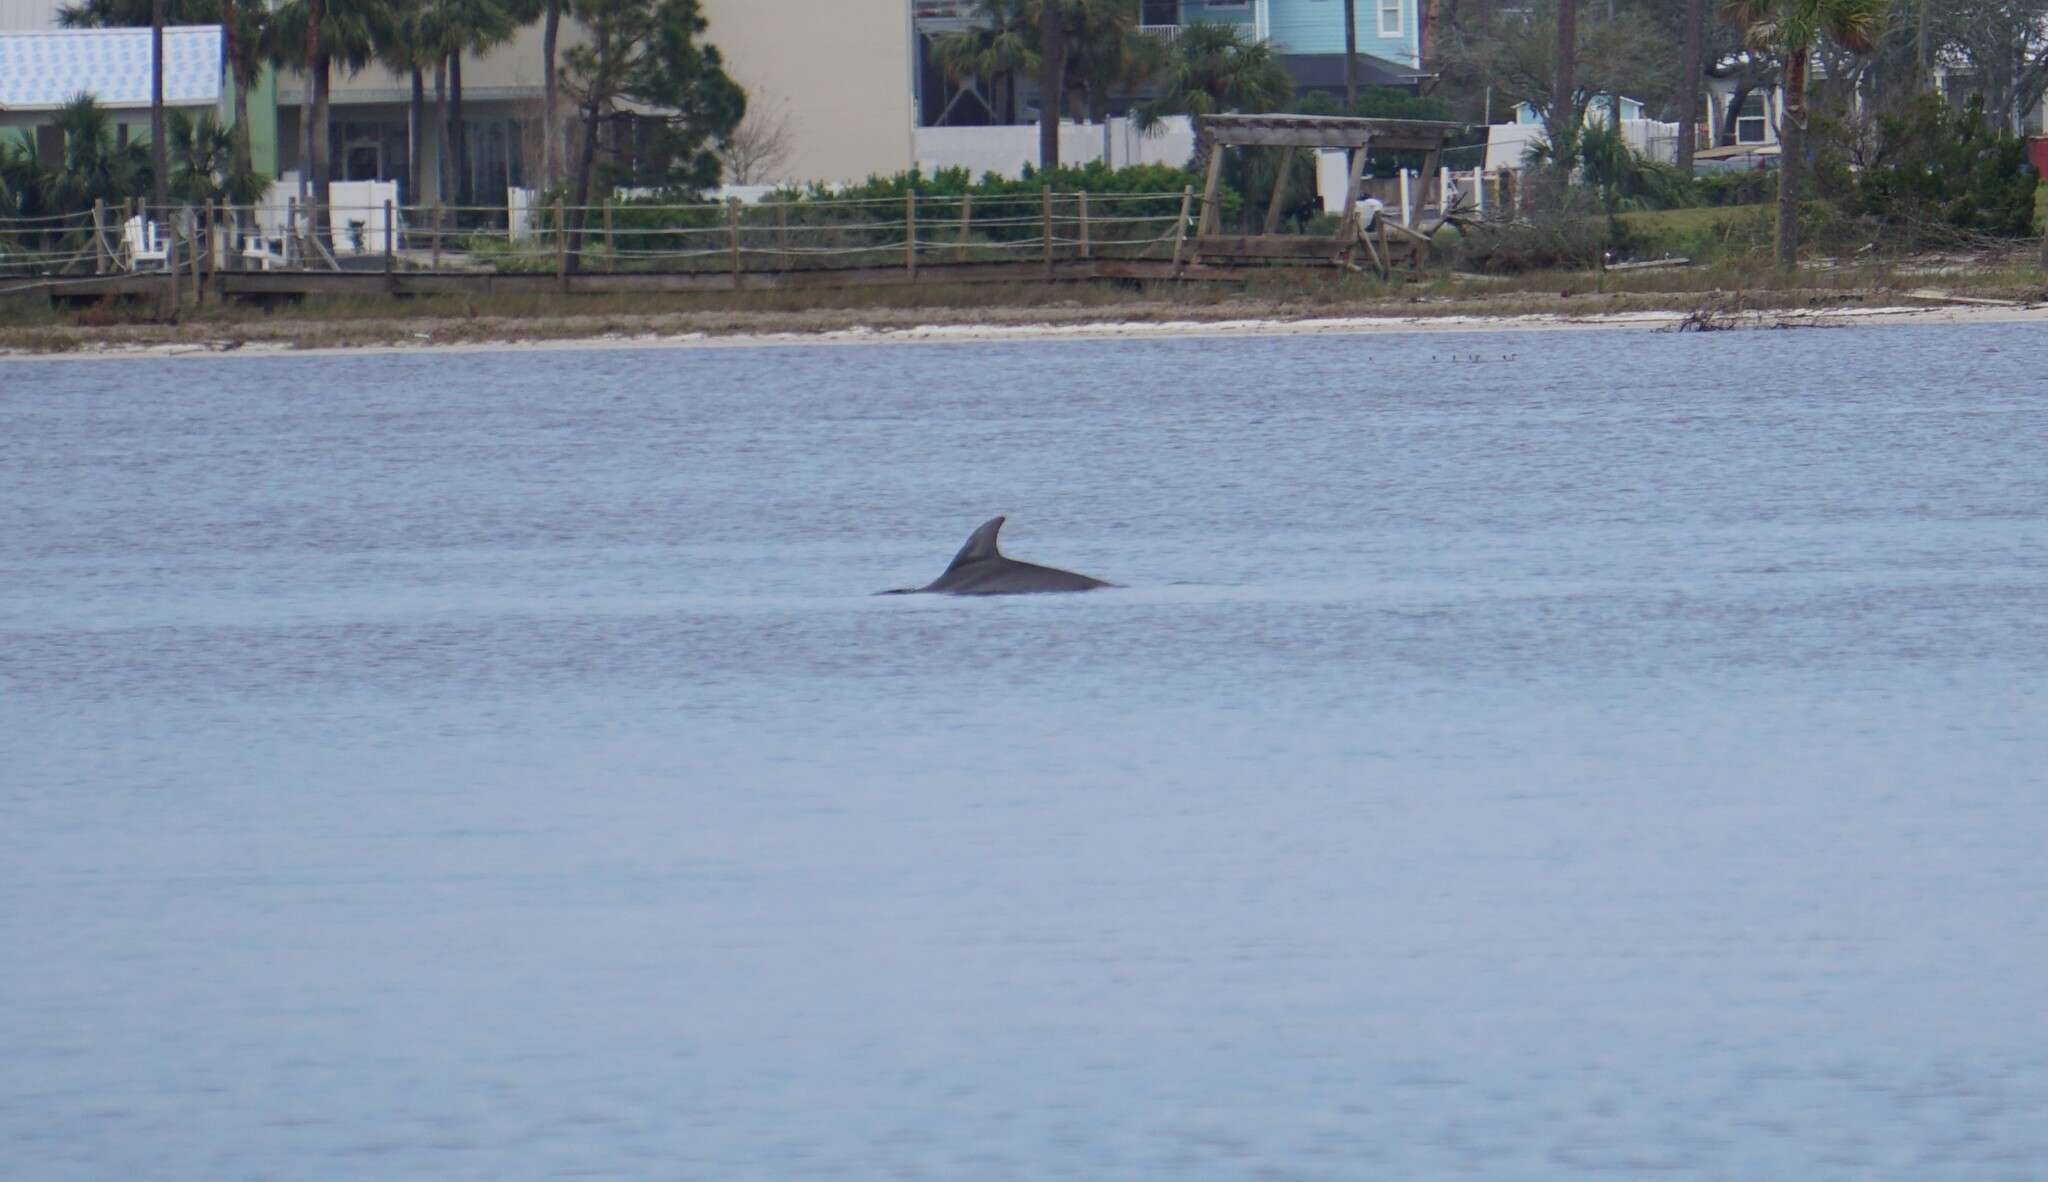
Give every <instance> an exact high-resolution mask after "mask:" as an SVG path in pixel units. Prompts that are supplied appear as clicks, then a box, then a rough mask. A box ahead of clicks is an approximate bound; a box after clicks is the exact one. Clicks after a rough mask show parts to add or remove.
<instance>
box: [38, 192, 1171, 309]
mask: <svg viewBox="0 0 2048 1182" xmlns="http://www.w3.org/2000/svg"><path fill="white" fill-rule="evenodd" d="M1197 204H1198V202H1197V201H1196V200H1195V199H1194V198H1193V195H1192V190H1191V189H1184V190H1182V191H1180V192H1177V193H1109V194H1090V193H1085V192H1061V193H1056V192H1054V191H1052V190H1051V189H1049V188H1048V189H1042V190H1041V191H1040V192H1039V193H1036V194H1030V193H1024V194H1000V195H990V196H980V195H974V194H967V195H957V194H956V195H927V194H921V193H918V192H916V191H914V190H912V191H908V192H906V193H904V194H903V196H902V197H900V198H857V199H847V200H838V199H811V198H805V199H801V200H793V201H782V202H773V201H771V202H763V203H761V204H756V205H743V204H741V203H739V202H737V201H731V202H723V203H696V204H654V203H641V202H637V201H608V202H604V203H602V204H598V205H590V206H580V207H578V206H568V205H564V204H561V203H554V204H548V205H541V206H532V207H528V208H525V209H513V210H508V209H506V208H503V207H495V206H452V205H411V206H406V205H398V204H395V203H390V202H386V203H383V204H381V205H376V206H345V205H332V206H325V207H322V206H319V205H317V204H316V203H312V202H305V203H301V202H299V201H298V200H296V199H291V200H287V201H286V203H285V204H284V205H283V207H281V208H280V207H276V206H269V207H253V206H247V205H232V204H222V203H214V202H206V203H202V204H196V205H192V204H186V205H178V206H174V207H169V208H164V207H157V208H149V207H146V206H145V205H143V203H141V202H139V201H127V202H115V203H106V202H100V203H96V204H95V205H94V207H93V208H92V209H90V210H85V211H80V212H74V213H68V214H60V215H52V216H45V217H34V218H16V219H0V291H6V290H19V289H21V288H24V287H26V286H31V285H34V284H35V283H51V282H56V281H66V280H76V279H80V278H85V277H94V276H108V275H121V274H131V273H132V274H158V273H162V274H167V275H170V276H173V277H180V278H183V279H185V280H187V281H189V283H190V285H191V286H190V288H189V290H190V292H192V293H194V294H195V295H201V297H202V298H203V288H204V284H205V281H206V279H207V278H208V277H209V276H211V275H215V274H219V273H222V272H247V271H275V270H283V271H379V270H381V271H386V272H406V273H415V272H430V273H444V272H452V273H458V274H459V273H470V274H475V273H484V274H555V275H559V276H562V277H564V278H565V279H566V277H567V276H569V275H571V274H619V273H638V272H644V273H650V274H663V273H670V274H698V273H704V274H711V273H720V272H727V273H731V274H733V275H735V276H744V275H747V274H767V273H780V272H793V271H824V270H835V269H844V270H872V269H875V268H889V267H900V268H903V269H905V270H907V271H909V272H910V273H911V274H912V275H913V276H915V274H916V273H917V272H918V270H919V269H920V268H923V267H940V266H943V265H946V264H963V263H987V262H1010V263H1015V262H1019V261H1038V262H1043V263H1044V264H1046V265H1047V267H1048V268H1050V267H1051V266H1052V265H1053V264H1055V263H1058V262H1061V261H1066V260H1074V259H1081V260H1087V259H1153V260H1168V259H1177V258H1178V257H1179V255H1180V253H1181V248H1182V246H1183V245H1184V244H1185V242H1186V241H1187V238H1188V236H1189V234H1190V233H1192V232H1193V230H1194V228H1195V226H1196V225H1198V224H1199V222H1198V216H1197V215H1198V214H1199V212H1200V211H1199V209H1197V208H1196V205H1197ZM8 281H13V282H11V283H10V282H8Z"/></svg>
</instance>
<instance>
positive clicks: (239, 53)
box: [57, 0, 269, 173]
mask: <svg viewBox="0 0 2048 1182" xmlns="http://www.w3.org/2000/svg"><path fill="white" fill-rule="evenodd" d="M156 7H157V5H156V0H79V2H78V3H76V4H70V5H66V6H65V7H63V8H60V9H58V10H57V23H58V24H60V25H63V26H65V27H66V28H74V29H102V28H105V29H111V28H137V27H140V26H143V25H151V26H154V24H155V16H156V13H155V9H156ZM163 19H164V22H165V23H166V24H169V25H190V24H202V25H203V24H215V23H218V24H219V25H220V26H221V31H222V37H223V39H224V41H225V44H224V45H223V50H224V55H225V58H226V61H227V65H228V70H229V79H230V81H231V83H232V84H233V86H234V103H235V128H234V136H235V151H236V153H237V158H236V167H235V170H236V171H237V172H238V173H245V172H248V171H250V163H249V161H250V149H249V91H250V90H251V89H252V88H253V87H254V86H255V85H256V80H257V78H258V77H259V76H260V75H261V74H262V72H263V62H264V59H265V56H266V50H265V46H264V41H265V38H266V36H267V32H268V30H267V27H266V26H267V25H268V19H269V10H268V9H267V8H266V7H265V6H264V5H263V4H260V3H248V2H244V3H240V4H238V3H236V0H168V3H166V4H165V5H164V14H163Z"/></svg>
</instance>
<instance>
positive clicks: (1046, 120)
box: [1038, 0, 1067, 172]
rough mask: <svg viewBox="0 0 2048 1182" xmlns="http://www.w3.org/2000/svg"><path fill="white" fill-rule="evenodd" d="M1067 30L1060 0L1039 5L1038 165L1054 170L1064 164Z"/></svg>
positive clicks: (1047, 169) (1046, 1) (1045, 169)
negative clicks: (1062, 112)
mask: <svg viewBox="0 0 2048 1182" xmlns="http://www.w3.org/2000/svg"><path fill="white" fill-rule="evenodd" d="M1066 51H1067V46H1066V30H1065V29H1064V28H1062V27H1061V26H1060V6H1059V4H1058V3H1057V0H1039V5H1038V167H1039V169H1040V170H1041V171H1045V172H1051V171H1052V170H1053V169H1056V168H1058V167H1059V166H1060V108H1061V107H1063V106H1065V105H1066V104H1065V102H1064V101H1063V100H1064V99H1065V97H1066V90H1067V86H1066V80H1067V61H1066V57H1067V52H1066Z"/></svg>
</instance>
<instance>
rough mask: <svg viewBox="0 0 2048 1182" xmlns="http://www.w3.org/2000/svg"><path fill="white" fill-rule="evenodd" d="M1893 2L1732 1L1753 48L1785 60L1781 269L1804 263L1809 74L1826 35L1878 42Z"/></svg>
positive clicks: (1851, 44)
mask: <svg viewBox="0 0 2048 1182" xmlns="http://www.w3.org/2000/svg"><path fill="white" fill-rule="evenodd" d="M1889 4H1890V0H1731V2H1730V3H1729V6H1728V16H1729V19H1730V20H1731V21H1732V22H1733V23H1734V24H1735V25H1736V26H1737V27H1738V28H1740V29H1742V30H1743V36H1744V39H1745V40H1746V41H1747V42H1748V43H1749V46H1750V48H1752V49H1755V50H1757V51H1759V52H1772V53H1775V54H1777V55H1778V57H1779V58H1780V59H1781V60H1782V61H1783V62H1784V66H1785V79H1784V95H1785V111H1784V116H1783V118H1781V119H1780V120H1779V128H1778V235H1777V248H1778V265H1779V266H1780V267H1785V268H1791V267H1794V266H1796V265H1798V262H1799V185H1800V181H1801V180H1802V179H1803V176H1804V173H1805V169H1806V129H1807V113H1806V75H1807V67H1808V65H1809V64H1810V63H1811V61H1812V59H1813V51H1814V47H1815V45H1816V43H1817V42H1819V40H1820V39H1821V38H1822V37H1829V38H1832V39H1833V40H1835V41H1837V42H1839V43H1840V44H1841V45H1842V46H1843V47H1844V48H1846V49H1849V50H1851V51H1853V52H1856V53H1867V52H1869V51H1870V50H1871V49H1872V48H1873V47H1874V46H1875V44H1876V41H1877V35H1878V33H1879V32H1880V31H1881V30H1882V28H1883V25H1884V17H1885V12H1886V9H1887V8H1888V7H1889Z"/></svg>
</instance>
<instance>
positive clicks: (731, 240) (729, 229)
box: [725, 197, 740, 291]
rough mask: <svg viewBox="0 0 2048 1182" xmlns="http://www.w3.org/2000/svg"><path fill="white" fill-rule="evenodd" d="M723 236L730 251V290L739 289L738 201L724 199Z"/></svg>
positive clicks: (732, 198)
mask: <svg viewBox="0 0 2048 1182" xmlns="http://www.w3.org/2000/svg"><path fill="white" fill-rule="evenodd" d="M725 236H726V241H727V243H728V244H729V249H730V250H731V251H732V289H733V290H734V291H738V290H739V289H740V199H739V198H737V197H728V198H726V199H725Z"/></svg>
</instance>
